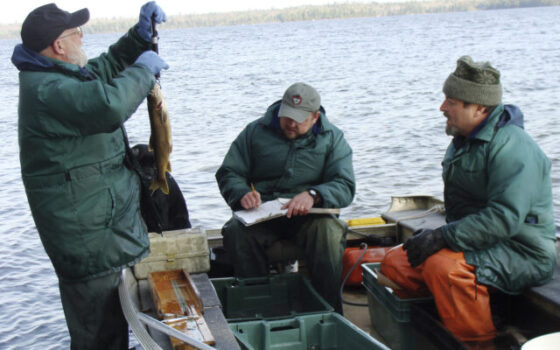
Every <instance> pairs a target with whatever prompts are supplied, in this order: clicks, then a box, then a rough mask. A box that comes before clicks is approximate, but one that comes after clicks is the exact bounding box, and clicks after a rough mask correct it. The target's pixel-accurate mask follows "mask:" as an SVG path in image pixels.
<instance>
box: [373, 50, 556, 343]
mask: <svg viewBox="0 0 560 350" xmlns="http://www.w3.org/2000/svg"><path fill="white" fill-rule="evenodd" d="M443 92H444V94H445V100H444V101H443V104H442V105H441V107H440V110H441V111H442V112H443V114H444V116H445V117H446V118H447V126H446V132H447V134H448V135H450V136H452V137H453V140H452V142H451V144H450V145H449V147H448V149H447V152H446V154H445V157H444V159H443V163H442V164H443V181H444V186H445V191H444V196H445V209H446V221H447V224H446V225H443V226H441V227H439V228H437V229H434V230H427V229H424V230H420V231H418V232H415V235H414V236H413V237H411V238H410V239H408V240H407V241H406V242H405V243H404V245H402V246H398V247H396V248H394V249H392V250H391V251H389V252H388V254H387V255H386V257H385V260H384V261H383V262H382V264H381V272H382V273H383V274H384V275H385V276H387V277H389V278H390V279H391V280H393V281H394V282H396V283H397V284H398V285H400V286H401V287H402V289H401V290H398V291H396V292H397V294H399V295H400V296H401V297H414V296H419V295H426V294H429V293H430V292H431V294H433V296H434V299H435V303H436V306H437V309H438V312H439V315H440V317H441V319H442V321H443V323H444V325H445V326H446V327H447V328H448V329H449V330H450V331H451V332H452V333H453V334H454V335H455V336H456V337H457V338H459V339H460V340H462V341H466V342H470V341H473V342H486V341H490V342H491V341H492V339H494V337H495V335H496V329H495V326H494V324H493V322H492V314H491V310H490V296H489V293H488V290H489V288H494V289H497V290H500V291H502V292H505V293H508V294H517V293H520V292H522V291H523V289H525V288H527V287H530V286H535V285H540V284H543V283H545V282H547V281H548V280H550V278H551V277H552V274H553V271H554V268H555V266H556V250H555V246H554V243H555V227H554V218H553V205H552V189H551V180H550V167H551V162H550V160H549V159H548V158H547V156H546V155H545V154H544V153H543V151H542V150H541V149H540V148H539V146H538V145H537V144H536V143H535V142H534V141H533V139H532V138H531V137H530V136H529V135H528V134H527V133H526V132H525V131H524V130H523V114H522V113H521V111H520V110H519V108H517V107H516V106H513V105H504V104H502V86H501V83H500V72H499V71H498V70H496V69H495V68H494V67H492V66H491V65H490V64H489V63H488V62H474V61H473V60H472V59H471V58H470V57H468V56H463V57H461V58H459V60H458V61H457V68H456V70H455V71H454V72H453V73H451V74H450V75H449V77H448V78H447V80H446V81H445V83H444V85H443Z"/></svg>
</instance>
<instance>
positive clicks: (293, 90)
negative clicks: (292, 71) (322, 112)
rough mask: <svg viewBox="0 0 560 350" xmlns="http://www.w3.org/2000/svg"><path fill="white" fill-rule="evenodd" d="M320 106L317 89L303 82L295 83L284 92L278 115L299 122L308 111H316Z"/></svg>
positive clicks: (305, 117)
mask: <svg viewBox="0 0 560 350" xmlns="http://www.w3.org/2000/svg"><path fill="white" fill-rule="evenodd" d="M320 107H321V97H320V96H319V93H318V92H317V90H315V89H314V88H313V87H312V86H311V85H307V84H305V83H295V84H293V85H292V86H290V87H289V88H288V90H286V92H285V93H284V96H283V97H282V104H281V105H280V110H279V111H278V116H279V117H288V118H291V119H293V120H295V121H296V122H298V123H301V122H303V121H304V120H305V119H307V117H309V113H312V112H316V111H318V110H319V108H320Z"/></svg>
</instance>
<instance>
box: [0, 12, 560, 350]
mask: <svg viewBox="0 0 560 350" xmlns="http://www.w3.org/2000/svg"><path fill="white" fill-rule="evenodd" d="M558 18H560V7H546V8H529V9H515V10H497V11H486V12H471V13H448V14H436V15H417V16H401V17H384V18H361V19H348V20H329V21H314V22H298V23H284V24H264V25H251V26H236V27H217V28H196V29H185V30H173V31H171V30H169V31H165V30H164V31H161V32H160V41H161V42H160V53H161V56H162V57H163V58H164V59H165V60H166V61H167V62H168V63H169V65H170V66H171V68H170V69H169V70H168V71H164V72H163V73H162V77H161V84H162V88H163V93H164V94H165V97H166V102H167V106H168V109H169V113H170V117H171V119H172V126H173V137H174V139H173V143H174V148H173V153H172V156H171V162H172V168H173V175H174V177H175V178H176V179H177V181H178V183H179V185H180V187H181V189H182V190H183V192H184V195H185V197H186V199H187V204H188V207H189V213H190V217H191V221H192V224H193V226H200V227H204V228H218V227H221V225H222V224H223V223H224V222H225V221H226V220H227V219H228V218H229V216H230V214H231V213H230V211H229V209H228V207H227V206H226V205H225V202H224V201H223V199H222V198H221V196H220V194H219V191H218V187H217V185H216V183H215V180H214V173H215V171H216V169H217V168H218V166H219V165H220V163H221V161H222V159H223V157H224V155H225V153H226V151H227V149H228V148H229V145H230V142H231V141H232V140H233V139H234V138H235V137H236V136H237V134H238V133H239V132H240V131H241V129H242V128H243V127H244V126H245V124H247V123H248V122H250V121H252V120H254V119H256V118H258V117H259V116H260V115H261V114H262V113H263V112H264V111H265V109H266V108H267V106H268V105H269V104H271V103H272V102H274V101H276V100H277V99H280V98H281V96H282V94H283V92H284V90H285V89H286V88H287V87H288V86H289V85H290V84H292V83H294V82H297V81H304V82H307V83H310V84H311V85H314V86H315V87H316V88H317V89H318V91H319V92H320V94H321V97H322V102H323V106H324V107H325V108H326V111H327V116H328V118H329V119H330V120H331V121H332V122H334V123H335V124H336V125H338V126H339V127H340V128H341V129H342V130H343V131H344V132H345V135H346V138H347V140H348V142H349V143H350V145H351V146H352V148H353V150H354V167H355V173H356V180H357V194H356V198H355V200H354V203H353V204H352V205H351V206H350V207H349V208H346V209H345V210H343V212H342V217H343V218H345V219H349V218H355V217H366V216H378V215H379V214H380V213H382V212H383V211H384V210H386V209H387V208H388V205H389V203H390V199H391V196H393V195H405V194H429V195H434V196H437V197H439V198H441V197H442V181H441V165H440V163H441V160H442V158H443V154H444V151H445V149H446V147H447V145H448V143H449V141H450V138H449V137H448V136H446V135H445V132H444V130H445V118H444V117H443V116H442V114H441V112H439V106H440V104H441V102H442V100H443V94H442V92H441V87H442V83H443V81H444V80H445V78H446V77H447V75H448V74H449V73H450V72H452V71H453V70H454V69H455V63H456V60H457V58H458V57H460V56H462V55H465V54H469V55H471V56H472V57H473V58H474V59H475V60H489V61H490V62H492V63H493V64H494V65H495V66H496V67H497V68H498V69H500V71H501V72H502V84H503V86H504V102H505V103H515V104H517V105H518V106H520V107H521V109H522V110H523V111H524V113H525V129H526V130H527V132H528V133H529V134H530V135H531V136H532V137H533V138H535V139H536V140H537V142H538V143H539V144H540V146H541V147H542V148H543V150H544V151H545V152H546V153H547V155H548V156H549V157H550V158H551V160H552V163H553V171H552V181H553V187H554V189H553V190H554V204H555V214H556V223H557V226H558V224H559V223H560V172H559V171H558V169H559V167H560V118H559V111H560V103H559V100H560V40H559V37H558V33H560V24H559V23H558ZM118 37H119V35H117V34H97V35H86V36H85V37H84V48H85V50H86V52H87V53H88V55H89V56H90V57H93V56H96V55H98V54H99V53H101V52H102V51H104V50H105V49H106V47H107V46H108V45H109V44H111V43H113V42H114V41H115V40H116V39H117V38H118ZM17 42H18V41H17V40H1V41H0V47H1V49H0V68H1V69H0V85H1V86H2V98H1V99H2V100H1V101H2V105H3V106H4V107H2V108H1V109H0V139H2V140H4V141H5V142H4V144H3V145H2V151H1V152H0V170H1V171H0V183H2V184H3V185H2V194H3V195H2V198H1V199H0V222H2V229H0V232H1V240H2V242H3V243H2V245H1V246H0V298H1V299H0V300H1V301H0V348H2V349H4V348H5V349H65V348H68V347H69V337H68V334H67V330H66V325H65V321H64V316H63V313H62V307H61V304H60V300H59V293H58V284H57V279H56V277H55V275H54V270H53V269H52V267H51V264H50V261H49V259H48V257H47V256H46V254H45V252H44V250H43V247H42V245H41V243H40V240H39V237H38V235H37V231H36V230H35V227H34V224H33V220H32V218H31V215H30V212H29V208H28V205H27V201H26V197H25V193H24V190H23V186H22V183H21V179H20V169H19V159H18V145H17V97H18V80H17V70H16V69H15V68H14V67H13V65H12V64H11V62H10V57H11V53H12V49H13V46H14V45H15V44H16V43H17ZM126 125H127V128H128V131H129V137H130V141H131V143H132V144H135V143H140V142H142V143H146V142H147V141H148V137H149V132H150V131H149V122H148V114H147V111H146V107H145V105H144V104H143V105H142V106H141V107H140V108H139V109H138V111H137V112H136V113H135V114H134V116H132V118H131V119H130V120H129V121H128V122H127V124H126Z"/></svg>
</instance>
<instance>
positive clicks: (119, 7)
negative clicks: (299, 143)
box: [0, 0, 405, 24]
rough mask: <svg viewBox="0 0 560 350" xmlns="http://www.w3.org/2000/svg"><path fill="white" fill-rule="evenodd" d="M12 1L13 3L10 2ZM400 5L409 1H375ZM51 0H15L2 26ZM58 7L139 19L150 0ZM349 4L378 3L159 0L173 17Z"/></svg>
mask: <svg viewBox="0 0 560 350" xmlns="http://www.w3.org/2000/svg"><path fill="white" fill-rule="evenodd" d="M9 1H10V0H9ZM375 1H376V2H398V1H405V0H375ZM49 2H51V1H49V0H14V1H13V2H12V1H10V5H9V6H4V10H2V11H0V23H3V24H6V23H16V22H17V23H21V22H23V20H24V19H25V17H26V16H27V14H28V13H29V12H30V11H31V10H33V9H34V8H36V7H39V6H41V5H44V4H47V3H49ZM54 2H55V3H56V4H57V6H58V7H60V8H61V9H63V10H66V11H70V12H73V11H76V10H79V9H81V8H84V7H87V8H88V9H89V12H90V16H91V18H107V17H109V18H111V17H136V16H138V13H139V10H140V7H141V6H142V5H143V4H144V3H146V0H57V1H54ZM348 2H350V3H351V2H374V0H158V1H157V3H158V4H159V5H160V6H161V7H162V8H163V10H164V11H165V13H166V14H167V15H168V16H169V15H178V14H192V13H208V12H226V11H240V10H253V9H271V8H276V9H278V8H284V7H292V6H299V5H321V4H332V3H348Z"/></svg>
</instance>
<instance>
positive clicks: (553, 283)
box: [523, 265, 560, 315]
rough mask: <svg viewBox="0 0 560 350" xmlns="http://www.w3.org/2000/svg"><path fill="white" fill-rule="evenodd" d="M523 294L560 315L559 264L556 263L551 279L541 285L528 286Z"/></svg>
mask: <svg viewBox="0 0 560 350" xmlns="http://www.w3.org/2000/svg"><path fill="white" fill-rule="evenodd" d="M523 295H524V296H525V297H526V298H527V299H529V300H530V301H531V302H532V303H535V304H537V305H539V306H541V307H542V308H543V309H545V310H549V311H550V312H551V313H553V314H555V315H560V266H559V265H556V269H555V270H554V275H553V276H552V280H550V281H549V282H548V283H546V284H544V285H542V286H537V287H532V288H529V289H528V290H526V291H525V292H524V293H523Z"/></svg>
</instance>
